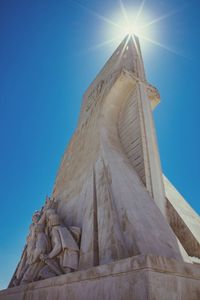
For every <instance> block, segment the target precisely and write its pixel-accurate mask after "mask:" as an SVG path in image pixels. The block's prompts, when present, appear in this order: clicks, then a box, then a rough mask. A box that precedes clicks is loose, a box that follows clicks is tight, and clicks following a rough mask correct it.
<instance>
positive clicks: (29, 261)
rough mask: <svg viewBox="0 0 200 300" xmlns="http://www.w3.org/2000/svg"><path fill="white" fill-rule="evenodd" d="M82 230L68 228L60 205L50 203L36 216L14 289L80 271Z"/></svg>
mask: <svg viewBox="0 0 200 300" xmlns="http://www.w3.org/2000/svg"><path fill="white" fill-rule="evenodd" d="M80 237H81V229H80V228H79V227H75V226H72V227H69V228H67V227H66V226H65V225H64V224H62V222H61V220H60V218H59V215H58V213H57V204H56V202H55V201H54V200H51V199H50V198H47V199H46V203H45V206H44V207H43V208H42V209H41V211H37V212H35V213H34V215H33V218H32V224H31V226H30V232H29V235H28V237H27V244H26V246H25V249H24V252H23V255H22V258H21V261H20V263H19V265H18V267H17V270H16V272H15V275H14V278H13V279H12V281H11V284H10V286H16V285H22V284H26V283H29V282H33V281H37V280H41V279H45V278H50V277H53V276H58V275H61V274H65V273H69V272H72V271H76V270H78V262H79V243H80Z"/></svg>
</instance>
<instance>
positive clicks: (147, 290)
mask: <svg viewBox="0 0 200 300" xmlns="http://www.w3.org/2000/svg"><path fill="white" fill-rule="evenodd" d="M199 281H200V268H199V267H197V266H195V265H192V264H187V263H179V262H177V261H175V260H173V259H166V258H164V257H161V256H157V257H154V256H136V257H130V258H127V259H123V260H119V261H117V262H113V263H111V264H107V265H101V266H98V267H93V268H90V269H88V270H85V271H78V272H74V273H69V274H66V275H61V276H59V277H54V278H50V279H46V280H42V281H38V282H34V283H29V284H28V285H26V286H20V287H15V288H11V289H7V290H5V291H1V292H0V299H1V300H24V299H26V300H56V299H59V300H102V299H105V300H111V299H115V300H127V299H134V300H147V299H148V300H161V299H162V300H169V299H170V300H177V299H181V300H199V299H200V285H199Z"/></svg>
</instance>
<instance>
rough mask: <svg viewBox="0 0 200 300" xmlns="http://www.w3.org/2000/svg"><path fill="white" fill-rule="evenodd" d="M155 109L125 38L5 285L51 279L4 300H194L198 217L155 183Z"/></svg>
mask: <svg viewBox="0 0 200 300" xmlns="http://www.w3.org/2000/svg"><path fill="white" fill-rule="evenodd" d="M159 102H160V96H159V93H158V91H157V89H156V88H155V87H153V86H152V85H151V84H149V83H148V81H147V79H146V76H145V70H144V63H143V59H142V54H141V50H140V44H139V40H138V38H137V37H136V36H133V37H125V38H124V40H123V41H122V42H121V44H120V45H119V47H118V48H117V49H116V51H115V52H114V53H113V55H112V56H111V57H110V59H109V60H108V62H107V63H106V64H105V66H104V67H103V68H102V70H101V71H100V73H99V74H98V75H97V77H96V78H95V80H94V81H93V82H92V83H91V85H90V86H89V88H88V89H87V91H86V92H85V94H84V96H83V104H82V107H81V113H80V118H79V122H78V126H77V129H76V131H75V133H74V135H73V137H72V139H71V142H70V144H69V147H68V148H67V149H66V151H65V153H64V156H63V159H62V162H61V165H60V168H59V171H58V174H57V177H56V181H55V185H54V189H53V193H52V198H47V199H46V202H45V205H44V207H43V208H42V209H41V210H40V211H37V212H36V213H35V214H34V216H33V219H32V224H31V226H30V232H29V235H28V238H27V244H26V246H25V249H24V252H23V254H22V257H21V260H20V263H19V265H18V267H17V270H16V272H15V274H14V276H13V278H12V280H11V283H10V287H13V286H17V285H23V284H28V283H31V282H33V281H40V280H42V279H48V278H51V277H56V276H58V278H51V280H50V281H48V280H47V281H46V280H45V281H44V282H39V283H37V282H34V284H33V285H26V287H25V288H24V289H23V287H17V288H15V289H13V291H11V292H10V293H11V294H12V293H13V295H14V296H13V297H12V296H11V298H12V299H22V298H23V299H25V298H24V297H26V296H27V297H29V296H30V297H32V295H33V299H37V300H40V299H43V297H44V295H45V297H46V298H48V299H54V298H56V299H59V300H62V299H65V298H66V295H70V296H69V297H71V298H70V299H75V300H79V299H87V300H88V299H89V300H90V299H103V298H107V299H119V300H120V299H132V297H133V295H134V299H144V300H145V299H174V295H175V294H176V291H175V292H174V286H176V289H177V293H178V295H179V294H181V295H187V296H188V295H191V294H192V295H196V296H194V297H193V298H191V299H194V300H197V299H199V294H200V289H199V278H200V275H199V274H200V268H199V265H198V267H196V266H194V264H193V263H194V262H195V263H199V262H200V235H199V232H200V219H199V216H198V215H197V214H196V213H195V212H194V211H193V210H192V209H191V208H190V206H189V205H188V204H187V202H186V201H185V200H184V199H183V198H182V197H181V196H180V194H179V193H178V192H177V191H176V190H175V188H174V187H173V186H172V184H171V183H170V182H169V181H168V180H167V179H166V178H165V177H164V183H163V174H162V169H161V165H160V157H159V151H158V146H157V141H156V133H155V127H154V122H153V115H152V110H153V109H154V108H155V107H156V105H157V104H158V103H159ZM186 262H187V264H186ZM91 268H92V269H91ZM75 271H77V272H75ZM79 271H82V272H79ZM71 272H73V273H72V274H67V273H71ZM62 274H66V275H65V276H62V277H59V275H62ZM166 274H167V275H166ZM105 278H106V279H105ZM169 287H170V288H169ZM180 290H181V292H180ZM163 291H164V292H163ZM10 293H9V290H8V291H4V292H2V293H0V299H4V300H7V299H11V298H10V295H11V294H10ZM165 293H166V295H167V297H165V296H164V295H165ZM1 295H2V297H3V298H1ZM187 296H186V298H184V299H189V298H188V297H187ZM31 299H32V298H31Z"/></svg>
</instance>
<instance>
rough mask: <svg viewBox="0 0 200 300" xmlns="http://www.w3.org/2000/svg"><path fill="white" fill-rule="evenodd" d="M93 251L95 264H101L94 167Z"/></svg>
mask: <svg viewBox="0 0 200 300" xmlns="http://www.w3.org/2000/svg"><path fill="white" fill-rule="evenodd" d="M93 234H94V237H93V251H94V266H97V265H99V237H98V208H97V192H96V176H95V170H94V169H93Z"/></svg>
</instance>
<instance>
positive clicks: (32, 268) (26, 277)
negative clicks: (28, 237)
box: [20, 224, 50, 284]
mask: <svg viewBox="0 0 200 300" xmlns="http://www.w3.org/2000/svg"><path fill="white" fill-rule="evenodd" d="M32 242H33V243H34V248H33V249H32V253H29V256H28V257H27V263H28V266H27V268H26V271H25V272H24V274H23V277H22V279H21V282H20V284H25V283H29V282H32V281H35V280H38V279H40V278H39V272H40V270H41V269H42V268H43V266H44V262H43V261H42V260H41V259H40V256H41V255H42V254H45V253H48V251H49V249H50V244H49V240H48V237H47V235H46V233H45V227H44V225H43V224H36V225H35V236H34V239H33V240H32Z"/></svg>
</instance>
